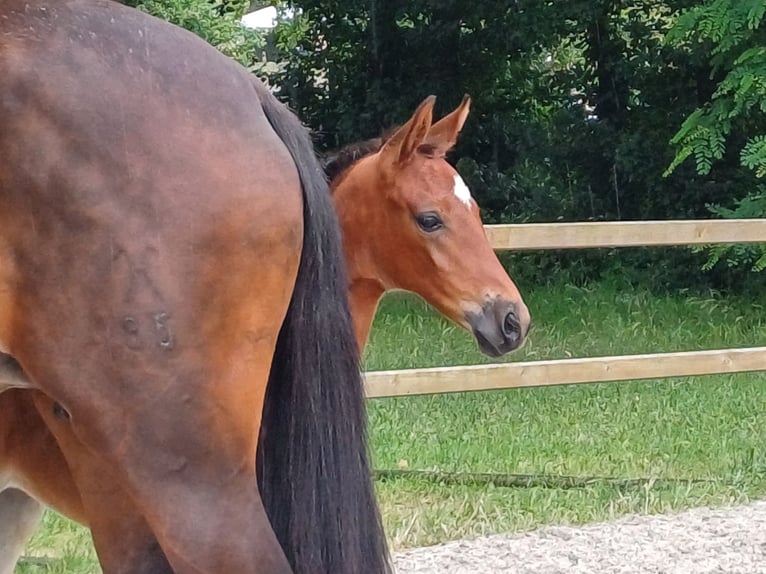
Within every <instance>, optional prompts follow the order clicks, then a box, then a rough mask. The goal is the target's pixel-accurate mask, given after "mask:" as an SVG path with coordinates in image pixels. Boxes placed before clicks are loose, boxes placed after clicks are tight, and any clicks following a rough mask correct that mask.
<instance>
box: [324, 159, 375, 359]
mask: <svg viewBox="0 0 766 574" xmlns="http://www.w3.org/2000/svg"><path fill="white" fill-rule="evenodd" d="M361 163H362V162H358V163H357V164H356V165H355V166H353V167H351V168H350V170H349V172H348V173H347V174H346V175H345V176H342V177H341V178H340V181H339V182H338V183H337V184H333V185H332V189H333V201H334V203H335V210H336V212H337V214H338V221H339V223H340V226H341V230H342V232H343V249H344V254H345V259H346V272H347V275H348V280H349V303H350V305H351V316H352V319H353V322H354V331H355V333H356V341H357V344H358V346H359V351H360V352H361V351H362V350H364V345H365V344H366V343H367V339H368V337H369V334H370V329H371V327H372V322H373V320H374V319H375V311H376V310H377V308H378V302H379V301H380V298H381V297H382V296H383V293H385V291H386V288H385V286H384V284H383V281H382V280H381V279H380V278H379V273H378V271H377V265H376V262H375V257H374V255H373V254H372V252H371V251H372V250H371V242H373V241H375V238H374V236H373V235H371V231H373V230H374V227H375V226H374V221H375V217H376V208H375V206H376V201H375V199H376V198H375V197H370V196H371V195H374V191H373V190H371V188H370V187H369V177H365V174H364V172H365V171H366V170H365V169H364V168H362V169H359V167H360V164H361Z"/></svg>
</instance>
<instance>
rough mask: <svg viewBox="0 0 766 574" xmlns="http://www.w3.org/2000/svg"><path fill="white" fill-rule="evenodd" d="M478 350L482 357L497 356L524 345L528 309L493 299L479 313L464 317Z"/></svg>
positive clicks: (517, 304)
mask: <svg viewBox="0 0 766 574" xmlns="http://www.w3.org/2000/svg"><path fill="white" fill-rule="evenodd" d="M465 318H466V321H468V324H469V325H470V326H471V330H472V331H473V334H474V336H475V337H476V341H477V342H478V343H479V348H480V349H481V351H482V352H483V353H484V354H485V355H489V356H490V357H500V356H502V355H505V354H506V353H510V352H511V351H513V350H516V349H518V348H519V347H521V346H522V345H523V344H524V340H525V337H526V336H527V332H528V331H529V323H530V317H529V310H528V309H527V306H526V305H525V304H524V303H522V302H518V303H512V302H510V301H506V300H504V299H493V300H491V301H489V302H488V303H486V304H485V305H483V306H482V308H481V311H480V312H478V313H476V312H469V313H466V315H465Z"/></svg>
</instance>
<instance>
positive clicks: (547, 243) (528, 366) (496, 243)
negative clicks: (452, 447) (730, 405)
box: [365, 219, 766, 398]
mask: <svg viewBox="0 0 766 574" xmlns="http://www.w3.org/2000/svg"><path fill="white" fill-rule="evenodd" d="M486 230H487V236H488V237H489V239H490V242H491V243H492V246H493V247H494V248H495V249H497V250H510V249H512V250H522V249H527V250H531V249H582V248H592V247H637V246H659V245H693V244H713V243H766V219H724V220H710V221H628V222H603V223H531V224H520V225H488V226H486ZM762 370H763V371H766V347H751V348H745V349H718V350H709V351H690V352H680V353H655V354H646V355H620V356H614V357H586V358H579V359H561V360H551V361H531V362H516V363H504V364H495V365H478V366H469V367H436V368H430V369H407V370H399V371H371V372H367V373H366V374H365V378H366V392H367V396H368V397H370V398H373V397H391V396H402V395H418V394H435V393H454V392H461V391H480V390H489V389H507V388H513V387H536V386H545V385H567V384H576V383H600V382H608V381H626V380H635V379H656V378H664V377H682V376H692V375H707V374H719V373H739V372H747V371H762Z"/></svg>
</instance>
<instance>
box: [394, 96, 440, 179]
mask: <svg viewBox="0 0 766 574" xmlns="http://www.w3.org/2000/svg"><path fill="white" fill-rule="evenodd" d="M435 102H436V96H428V97H427V98H426V99H425V100H423V101H422V102H421V104H420V105H419V106H418V109H417V110H415V113H414V114H412V117H411V118H410V119H409V121H408V122H407V123H406V124H404V125H403V126H402V127H400V128H399V129H398V130H396V132H394V135H393V136H391V138H390V139H389V140H388V141H387V142H386V143H385V144H383V148H382V149H381V150H380V151H381V154H382V155H384V156H388V157H390V158H391V159H392V160H393V162H394V163H397V164H403V163H406V162H407V161H408V160H409V159H410V158H411V157H412V155H413V154H414V153H415V152H416V151H417V149H418V147H420V146H421V145H422V144H423V142H424V141H425V139H426V136H427V135H428V130H429V129H430V128H431V120H432V119H433V109H434V103H435Z"/></svg>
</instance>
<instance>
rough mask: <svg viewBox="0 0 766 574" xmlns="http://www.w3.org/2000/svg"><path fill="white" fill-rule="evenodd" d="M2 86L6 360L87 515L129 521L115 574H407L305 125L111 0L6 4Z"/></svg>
mask: <svg viewBox="0 0 766 574" xmlns="http://www.w3.org/2000/svg"><path fill="white" fill-rule="evenodd" d="M0 76H1V77H2V78H3V80H2V83H0V351H2V352H3V353H4V354H5V355H7V357H12V361H13V362H12V363H11V364H12V365H13V366H14V368H15V367H16V366H18V369H21V370H22V371H23V373H24V379H25V381H26V383H25V386H28V387H31V390H26V391H24V392H27V393H29V394H30V395H31V398H32V400H33V401H34V406H35V408H36V409H37V411H38V413H39V414H40V415H41V416H42V417H43V419H45V422H46V425H47V427H48V429H49V430H50V432H51V433H52V434H53V435H54V436H55V437H56V440H57V442H58V444H59V447H60V448H61V450H62V454H63V457H64V460H65V461H66V463H67V464H70V463H71V462H72V461H77V459H76V458H74V457H70V456H69V454H70V452H69V449H70V447H71V446H72V445H74V448H76V449H80V450H81V451H83V452H85V453H87V455H88V456H89V459H90V463H89V465H88V467H87V468H85V469H84V470H83V471H82V472H81V469H79V468H77V467H76V465H72V466H70V468H71V470H72V473H73V477H74V482H75V486H76V489H77V491H78V492H79V494H80V497H81V500H82V503H83V507H84V509H85V510H86V512H88V516H89V517H90V516H91V512H93V513H95V511H99V512H100V513H101V514H102V515H103V514H108V513H109V512H111V513H117V514H119V511H120V510H123V509H124V510H125V511H126V512H127V514H128V520H125V521H124V522H123V523H122V524H119V521H120V520H119V518H120V517H119V516H118V517H117V523H118V525H119V526H120V527H119V528H111V526H112V524H111V523H110V522H109V521H107V520H103V521H102V520H92V521H91V523H90V526H91V529H92V531H93V536H94V542H95V544H96V547H97V549H98V552H99V556H100V560H101V561H102V564H103V565H104V571H106V572H170V571H173V572H179V573H187V572H189V573H191V572H195V573H200V572H204V573H234V572H238V573H239V572H253V571H257V572H260V573H265V574H283V573H289V572H338V573H352V572H371V573H378V572H381V573H382V572H388V571H390V565H389V558H388V553H387V550H386V545H385V537H384V535H383V530H382V526H381V522H380V516H379V513H378V511H377V508H376V504H375V499H374V493H373V487H372V480H371V475H370V469H369V464H368V455H367V450H366V442H365V430H364V427H365V416H364V396H363V387H362V381H361V375H360V369H359V364H358V349H357V345H356V341H355V338H354V333H353V325H352V323H351V320H350V314H349V307H348V295H347V283H348V280H347V277H346V273H345V269H344V265H343V259H342V243H341V238H340V232H339V227H338V223H337V218H336V215H335V213H334V210H333V207H332V202H331V199H330V195H329V191H328V187H327V183H326V181H325V179H324V177H323V174H322V172H321V168H320V166H319V164H318V162H317V160H316V157H315V156H314V152H313V149H312V145H311V141H310V138H309V137H308V134H307V131H306V130H305V129H304V128H303V127H302V126H301V124H300V123H299V122H298V120H297V119H296V118H295V116H294V115H292V114H291V113H290V112H289V111H288V110H287V109H286V108H285V107H284V106H282V104H280V103H279V102H278V101H277V100H276V99H275V98H274V97H273V96H272V95H271V93H270V92H269V91H268V89H267V88H266V87H265V86H264V85H263V84H261V83H260V82H259V81H258V80H256V79H255V78H254V77H253V76H252V74H250V73H249V72H248V71H247V70H246V69H244V68H243V67H241V66H239V65H238V64H236V63H234V62H233V61H231V60H229V59H228V58H226V57H225V56H223V55H222V54H220V53H219V52H218V51H217V50H215V49H214V48H213V47H211V46H210V45H208V44H207V43H205V42H204V41H203V40H201V39H199V38H198V37H196V36H194V35H193V34H191V33H190V32H187V31H184V30H182V29H180V28H178V27H175V26H172V25H170V24H167V23H165V22H163V21H160V20H158V19H155V18H152V17H151V16H149V15H147V14H145V13H142V12H140V11H138V10H134V9H130V8H127V7H125V6H122V5H120V4H117V3H114V2H110V1H108V0H3V2H2V4H0ZM5 359H6V357H5V356H4V361H5ZM18 385H19V383H18V381H15V382H13V381H12V382H11V383H10V384H6V385H5V386H18ZM7 392H20V391H15V390H14V391H7ZM23 422H24V421H22V423H23ZM261 427H263V428H264V429H266V432H264V433H261V432H260V429H261ZM30 438H33V435H30ZM77 452H79V451H77ZM256 469H260V470H261V472H260V473H259V475H258V476H257V474H256ZM99 473H104V474H103V477H104V478H105V483H100V482H99V477H98V474H99ZM93 515H95V514H93ZM131 528H135V529H136V530H135V532H134V531H133V530H131ZM144 533H148V536H147V535H144ZM131 545H132V546H133V548H132V554H128V552H127V550H126V548H128V547H130V546H131ZM122 557H126V559H127V562H126V561H123V560H122ZM130 560H133V562H132V563H130V562H129V561H130ZM142 560H144V561H143V562H142Z"/></svg>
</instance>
